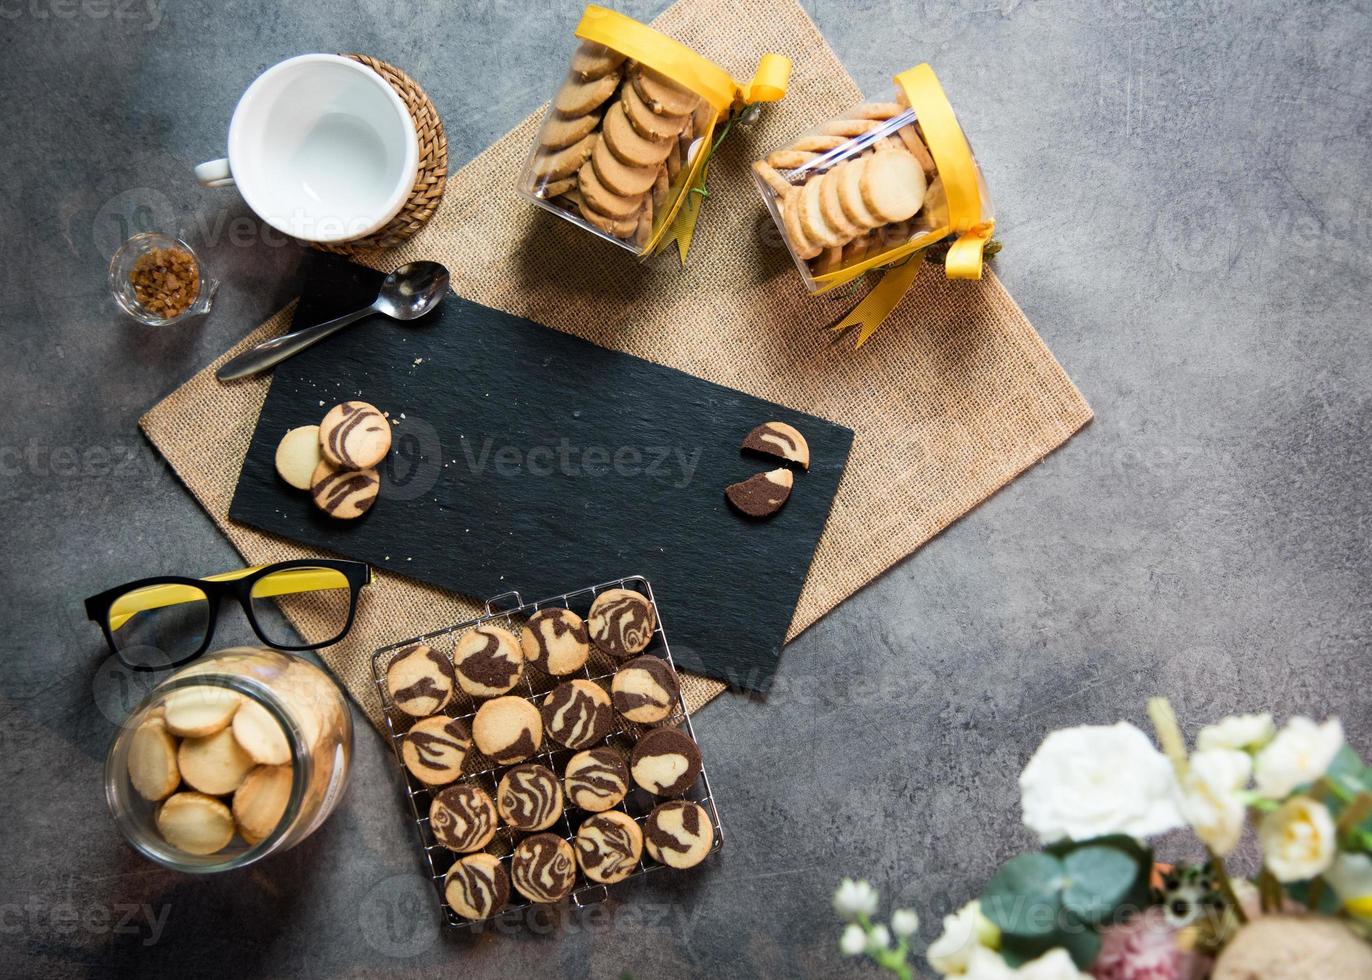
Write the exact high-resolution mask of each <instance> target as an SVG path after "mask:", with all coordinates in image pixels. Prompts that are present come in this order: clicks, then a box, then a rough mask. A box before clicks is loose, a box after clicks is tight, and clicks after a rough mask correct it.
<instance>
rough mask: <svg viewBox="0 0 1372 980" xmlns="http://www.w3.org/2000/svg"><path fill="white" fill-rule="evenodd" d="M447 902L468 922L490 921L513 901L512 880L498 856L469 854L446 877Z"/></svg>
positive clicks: (456, 863) (444, 893)
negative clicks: (511, 895)
mask: <svg viewBox="0 0 1372 980" xmlns="http://www.w3.org/2000/svg"><path fill="white" fill-rule="evenodd" d="M443 899H444V901H446V902H447V903H448V907H449V908H451V909H452V910H453V911H454V912H456V913H457V914H458V915H460V916H462V918H464V919H472V920H478V919H489V918H490V917H491V916H493V915H495V914H496V913H497V912H499V911H500V910H501V909H503V908H504V907H505V905H506V904H507V903H508V902H509V901H510V876H509V874H508V873H507V872H506V871H505V868H504V867H503V866H502V865H501V863H500V859H499V858H498V857H496V856H495V855H494V854H468V855H467V856H466V857H464V858H463V859H462V860H460V861H454V862H453V866H452V867H451V868H449V869H448V873H447V874H446V875H445V876H444V878H443Z"/></svg>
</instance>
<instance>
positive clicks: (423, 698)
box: [386, 643, 457, 718]
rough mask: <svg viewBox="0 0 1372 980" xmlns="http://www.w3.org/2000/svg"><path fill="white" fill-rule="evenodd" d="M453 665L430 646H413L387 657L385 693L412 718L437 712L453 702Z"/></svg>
mask: <svg viewBox="0 0 1372 980" xmlns="http://www.w3.org/2000/svg"><path fill="white" fill-rule="evenodd" d="M456 686H457V678H456V677H455V676H454V675H453V662H452V661H451V660H449V659H448V658H447V657H446V656H445V655H443V654H441V653H439V652H438V651H437V650H435V649H434V648H433V647H431V646H426V645H425V644H423V643H416V644H414V645H413V646H408V647H405V648H404V649H403V650H397V651H396V652H395V653H393V654H391V662H390V663H389V664H387V665H386V691H387V692H388V693H389V694H390V696H391V701H392V702H394V703H395V706H396V707H397V708H399V709H400V710H401V711H403V712H405V714H407V715H411V716H413V717H415V718H427V717H428V716H429V715H431V714H434V713H435V712H437V711H441V710H442V709H443V708H444V707H446V706H447V704H448V702H450V701H451V700H452V699H453V689H454V688H455V687H456Z"/></svg>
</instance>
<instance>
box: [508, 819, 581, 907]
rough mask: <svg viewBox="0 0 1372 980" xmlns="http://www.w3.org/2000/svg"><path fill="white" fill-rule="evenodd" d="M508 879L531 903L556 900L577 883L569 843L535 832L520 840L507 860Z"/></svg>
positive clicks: (565, 895) (553, 836) (573, 858)
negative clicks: (510, 858)
mask: <svg viewBox="0 0 1372 980" xmlns="http://www.w3.org/2000/svg"><path fill="white" fill-rule="evenodd" d="M510 878H511V879H512V880H513V881H514V886H515V888H517V889H518V890H519V893H520V894H521V895H523V896H524V897H525V898H527V899H528V900H529V901H531V902H556V901H559V900H561V899H563V898H566V897H567V896H568V895H570V894H571V891H572V885H574V884H575V883H576V857H575V855H574V854H573V853H572V845H571V844H568V843H567V842H566V841H565V840H563V839H562V838H561V837H558V836H557V835H555V834H534V835H533V836H532V837H526V838H524V840H522V841H520V842H519V846H518V847H516V848H515V851H514V859H513V860H512V861H511V862H510Z"/></svg>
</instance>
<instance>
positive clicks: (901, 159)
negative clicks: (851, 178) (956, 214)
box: [858, 151, 926, 222]
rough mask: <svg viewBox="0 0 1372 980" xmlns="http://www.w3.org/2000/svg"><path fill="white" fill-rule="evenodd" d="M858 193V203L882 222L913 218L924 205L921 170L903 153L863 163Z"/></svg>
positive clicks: (917, 163) (870, 159)
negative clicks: (863, 205)
mask: <svg viewBox="0 0 1372 980" xmlns="http://www.w3.org/2000/svg"><path fill="white" fill-rule="evenodd" d="M863 163H864V166H863V172H862V176H861V179H860V180H859V181H858V189H859V191H860V192H861V194H862V203H863V204H865V205H867V208H868V210H870V211H871V212H872V214H874V215H876V216H877V217H878V218H881V219H882V220H883V221H884V222H896V221H904V220H906V219H907V218H912V217H914V215H915V213H916V212H917V211H919V209H920V208H921V207H922V206H923V205H924V194H925V188H926V185H925V182H924V170H923V169H922V168H921V167H920V165H919V161H918V160H916V159H915V158H914V157H913V156H912V155H911V154H909V153H905V152H903V151H892V152H886V153H877V154H874V155H873V156H870V157H867V158H866V159H865V160H864V161H863Z"/></svg>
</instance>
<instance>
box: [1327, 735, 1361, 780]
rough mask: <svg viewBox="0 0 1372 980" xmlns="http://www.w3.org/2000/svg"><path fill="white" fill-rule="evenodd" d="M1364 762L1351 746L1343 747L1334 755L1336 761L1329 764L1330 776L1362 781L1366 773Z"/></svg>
mask: <svg viewBox="0 0 1372 980" xmlns="http://www.w3.org/2000/svg"><path fill="white" fill-rule="evenodd" d="M1364 768H1365V767H1364V766H1363V764H1362V760H1361V759H1359V758H1358V753H1357V752H1355V751H1353V747H1352V746H1351V745H1347V744H1345V745H1343V746H1342V747H1341V748H1340V749H1339V751H1338V752H1337V753H1335V755H1334V760H1333V761H1332V762H1330V763H1329V769H1328V774H1329V775H1330V776H1335V777H1337V778H1339V779H1349V778H1351V779H1354V780H1357V781H1359V782H1361V781H1362V779H1363V776H1364V773H1363V770H1364Z"/></svg>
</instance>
